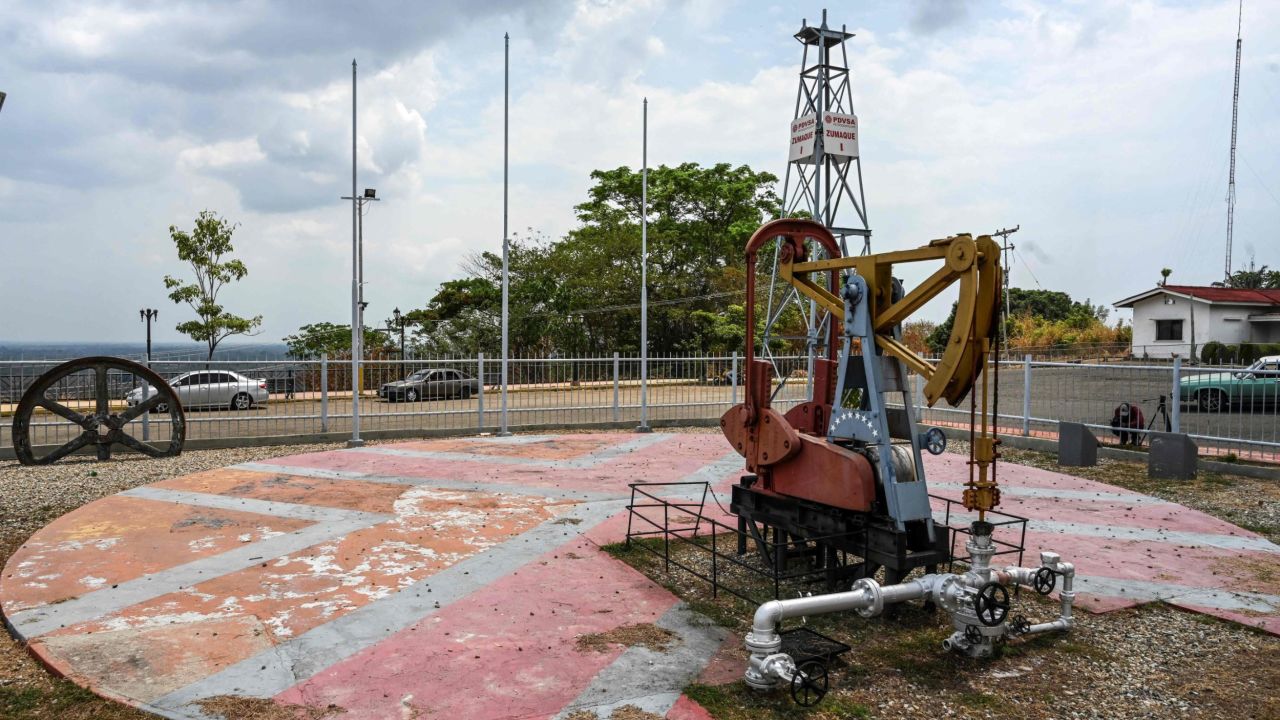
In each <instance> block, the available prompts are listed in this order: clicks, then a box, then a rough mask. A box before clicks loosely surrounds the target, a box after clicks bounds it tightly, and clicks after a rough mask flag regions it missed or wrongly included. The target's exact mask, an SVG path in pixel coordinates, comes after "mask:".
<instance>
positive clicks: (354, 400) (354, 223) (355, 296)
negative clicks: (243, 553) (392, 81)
mask: <svg viewBox="0 0 1280 720" xmlns="http://www.w3.org/2000/svg"><path fill="white" fill-rule="evenodd" d="M356 137H357V136H356V61H355V60H352V61H351V439H350V440H348V441H347V447H360V446H361V445H364V441H363V440H361V439H360V344H361V343H360V341H361V340H362V339H363V338H361V337H360V227H359V225H360V200H359V197H358V196H357V195H356Z"/></svg>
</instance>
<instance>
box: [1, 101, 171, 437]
mask: <svg viewBox="0 0 1280 720" xmlns="http://www.w3.org/2000/svg"><path fill="white" fill-rule="evenodd" d="M3 95H4V93H0V96H3ZM3 100H4V98H3V97H0V101H3ZM158 317H160V311H159V310H154V309H152V308H143V309H141V310H139V311H138V319H140V320H142V321H143V322H145V323H146V324H147V368H150V367H151V321H152V320H155V319H156V318H158ZM149 387H150V386H148V385H147V384H146V383H145V382H144V383H142V401H143V402H146V401H147V395H148V394H149V393H148V390H149ZM150 416H151V413H142V439H143V440H150V439H151V417H150Z"/></svg>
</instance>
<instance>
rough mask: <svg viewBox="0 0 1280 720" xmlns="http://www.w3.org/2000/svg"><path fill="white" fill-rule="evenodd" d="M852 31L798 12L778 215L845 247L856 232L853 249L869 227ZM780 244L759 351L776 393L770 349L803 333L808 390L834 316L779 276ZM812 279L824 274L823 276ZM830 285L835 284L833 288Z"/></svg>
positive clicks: (782, 372) (865, 243)
mask: <svg viewBox="0 0 1280 720" xmlns="http://www.w3.org/2000/svg"><path fill="white" fill-rule="evenodd" d="M851 37H853V33H851V32H848V31H847V30H846V29H845V28H844V26H841V27H840V29H839V30H834V29H832V28H830V27H828V26H827V11H826V10H823V11H822V24H821V25H820V26H818V27H813V26H811V25H809V23H808V21H806V20H802V21H801V27H800V31H799V32H797V33H796V34H795V39H796V40H797V41H798V42H799V43H800V44H801V45H802V46H803V47H804V54H803V56H802V58H801V61H800V84H799V88H798V89H797V91H796V103H795V114H794V118H795V119H794V120H792V122H791V138H790V139H791V143H790V149H789V151H788V153H787V173H786V177H785V179H784V180H783V185H782V215H783V217H796V216H798V215H801V214H804V213H807V214H808V215H809V216H810V217H812V218H814V219H815V220H817V221H819V222H821V223H822V224H823V225H825V226H826V227H827V228H828V229H829V230H831V234H832V235H834V236H835V237H836V239H837V240H838V241H839V243H840V253H841V254H842V255H848V254H849V241H848V238H849V237H850V236H853V237H855V238H861V239H862V243H861V248H859V249H858V251H857V252H860V253H861V254H863V255H866V254H868V253H870V252H871V229H870V226H868V225H867V209H866V208H867V203H866V196H865V195H864V194H863V189H862V160H861V158H860V157H859V152H858V139H859V138H858V135H859V130H858V118H857V116H856V115H854V111H853V90H852V87H851V85H850V83H849V55H848V53H847V52H846V51H845V45H844V43H845V41H846V40H848V39H849V38H851ZM778 250H779V246H777V245H775V246H774V258H773V261H774V263H773V273H772V274H771V277H770V278H769V288H770V290H769V294H768V297H767V306H766V308H765V318H766V321H765V325H764V329H763V332H762V336H761V344H762V348H761V356H762V357H763V358H764V359H767V360H768V361H769V362H771V363H772V364H773V366H774V371H775V373H776V374H777V375H778V377H780V378H783V380H782V382H781V383H780V384H779V385H778V387H777V389H776V390H775V392H774V394H775V395H777V394H778V393H779V392H781V391H782V389H783V387H785V386H786V384H787V378H788V377H789V376H790V374H791V373H790V371H789V370H788V369H786V368H783V367H780V366H779V362H778V360H777V358H776V357H775V356H774V350H775V347H776V348H782V347H784V346H785V344H786V343H788V342H790V343H794V342H796V341H804V342H805V346H806V349H807V353H808V359H807V362H806V368H805V371H806V374H805V377H806V380H805V386H806V392H807V394H809V395H812V391H813V377H814V363H815V360H816V358H817V357H818V355H819V353H822V352H823V351H824V349H825V348H824V346H825V343H826V340H825V338H826V337H827V333H826V332H825V330H826V328H827V327H829V325H828V323H829V322H831V317H830V315H829V314H828V313H827V312H826V311H824V310H822V309H821V308H819V307H818V306H817V304H816V303H814V302H812V301H806V300H804V299H802V298H801V297H800V296H799V294H797V293H796V291H795V289H794V288H792V287H791V286H790V285H789V284H788V283H786V282H779V281H778V277H777V262H778ZM812 250H813V252H814V253H815V259H816V258H817V257H821V256H822V255H824V254H825V251H823V250H822V248H821V247H820V246H815V247H814V248H812ZM816 281H817V282H821V283H824V284H825V283H826V282H827V280H826V279H816ZM828 289H829V290H831V291H832V292H837V291H838V288H828ZM800 322H803V326H804V327H803V332H804V334H798V333H799V332H800V330H801V328H800V327H799V323H800ZM837 322H838V321H837ZM788 329H789V331H790V334H788Z"/></svg>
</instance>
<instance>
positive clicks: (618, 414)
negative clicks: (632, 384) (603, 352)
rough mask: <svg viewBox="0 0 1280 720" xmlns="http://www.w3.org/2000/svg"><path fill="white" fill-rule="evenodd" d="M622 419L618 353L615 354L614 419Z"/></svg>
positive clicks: (615, 420) (617, 420)
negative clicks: (619, 396) (619, 404)
mask: <svg viewBox="0 0 1280 720" xmlns="http://www.w3.org/2000/svg"><path fill="white" fill-rule="evenodd" d="M621 420H622V412H621V409H620V408H619V407H618V353H614V354H613V421H614V422H619V421H621Z"/></svg>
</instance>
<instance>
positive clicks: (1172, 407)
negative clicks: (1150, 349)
mask: <svg viewBox="0 0 1280 720" xmlns="http://www.w3.org/2000/svg"><path fill="white" fill-rule="evenodd" d="M1191 311H1192V312H1195V308H1192V310H1191ZM1181 380H1182V357H1181V356H1175V357H1174V358H1173V387H1172V388H1170V391H1169V427H1170V430H1171V432H1175V433H1180V432H1182V392H1181V388H1180V387H1179V386H1180V385H1181Z"/></svg>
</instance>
